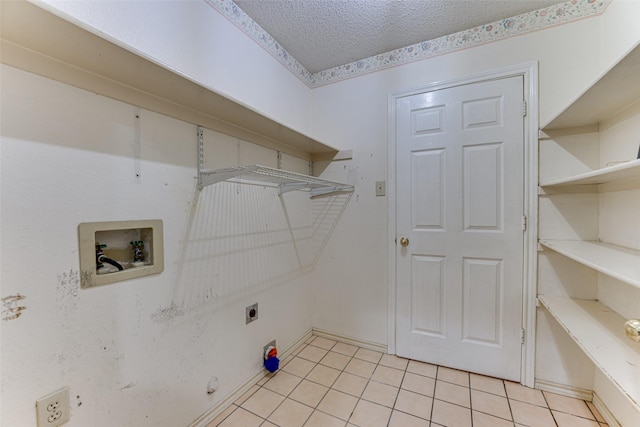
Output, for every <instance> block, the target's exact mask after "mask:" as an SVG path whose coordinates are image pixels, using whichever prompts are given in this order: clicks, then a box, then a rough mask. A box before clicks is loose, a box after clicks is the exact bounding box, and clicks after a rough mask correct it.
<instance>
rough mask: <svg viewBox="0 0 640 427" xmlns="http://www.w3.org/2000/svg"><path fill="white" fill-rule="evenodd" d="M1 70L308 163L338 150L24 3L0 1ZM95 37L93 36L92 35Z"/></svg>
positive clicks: (166, 67)
mask: <svg viewBox="0 0 640 427" xmlns="http://www.w3.org/2000/svg"><path fill="white" fill-rule="evenodd" d="M0 18H1V23H0V30H1V31H0V35H1V47H0V50H1V51H2V55H1V56H0V61H1V62H2V63H3V64H6V65H9V66H12V67H15V68H19V69H22V70H25V71H28V72H31V73H34V74H37V75H40V76H43V77H47V78H50V79H53V80H56V81H59V82H62V83H66V84H69V85H71V86H75V87H78V88H81V89H85V90H88V91H91V92H94V93H96V94H99V95H104V96H107V97H110V98H113V99H117V100H119V101H122V102H125V103H128V104H131V105H136V106H139V107H142V108H145V109H148V110H151V111H155V112H158V113H161V114H165V115H167V116H170V117H175V118H177V119H180V120H184V121H186V122H188V123H193V124H196V125H202V126H205V127H207V128H210V129H213V130H216V131H219V132H222V133H225V134H228V135H232V136H234V137H236V138H240V139H243V140H245V141H249V142H252V143H255V144H258V145H262V146H265V147H268V148H271V149H274V150H278V151H282V152H284V153H287V154H291V155H293V156H295V157H299V158H303V159H305V160H315V157H318V158H322V159H329V160H330V159H331V158H332V157H333V156H334V155H335V154H336V153H337V152H338V150H337V149H335V148H332V147H330V146H329V145H327V144H324V143H322V142H320V141H318V140H317V139H315V138H312V137H310V136H308V135H306V134H304V133H302V132H299V131H298V130H295V129H293V128H291V127H289V126H286V125H284V124H282V123H280V122H278V121H277V120H274V119H272V118H270V117H267V116H266V115H264V114H262V113H261V112H259V111H256V110H254V109H253V108H251V107H250V106H248V105H245V104H244V103H242V102H241V101H238V100H236V99H233V98H232V97H230V96H228V95H227V94H223V93H220V92H218V91H216V90H214V89H212V88H211V87H208V86H207V85H206V84H204V83H202V82H200V81H197V80H195V79H193V78H192V77H190V76H188V75H185V74H183V73H181V72H180V71H179V70H176V69H173V68H171V67H169V66H167V65H166V64H162V63H160V62H159V61H158V60H156V59H154V58H151V57H145V56H143V53H141V52H135V51H133V49H132V48H131V47H130V46H126V45H120V44H117V43H120V42H117V41H115V40H113V41H110V40H107V39H105V38H103V37H101V36H100V35H99V34H98V35H97V34H94V33H92V32H90V31H88V30H87V29H85V28H81V27H80V26H78V25H76V24H75V23H72V22H69V21H67V20H66V19H63V18H61V17H59V16H56V15H54V14H53V13H51V12H49V11H47V10H45V9H43V8H41V7H39V6H37V5H34V4H32V3H30V2H26V1H0ZM92 31H94V30H92Z"/></svg>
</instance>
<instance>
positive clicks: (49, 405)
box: [36, 387, 71, 427]
mask: <svg viewBox="0 0 640 427" xmlns="http://www.w3.org/2000/svg"><path fill="white" fill-rule="evenodd" d="M36 417H37V420H38V427H58V426H61V425H62V424H64V423H66V422H68V421H69V419H70V418H71V404H70V403H69V388H68V387H62V388H61V389H60V390H57V391H54V392H53V393H50V394H47V395H46V396H43V397H41V398H40V399H38V400H36Z"/></svg>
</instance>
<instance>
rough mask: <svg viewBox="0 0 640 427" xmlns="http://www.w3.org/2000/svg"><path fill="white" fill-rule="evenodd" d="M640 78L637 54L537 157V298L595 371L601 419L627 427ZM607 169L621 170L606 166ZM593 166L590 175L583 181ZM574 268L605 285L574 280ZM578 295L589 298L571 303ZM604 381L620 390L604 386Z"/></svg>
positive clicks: (635, 382)
mask: <svg viewBox="0 0 640 427" xmlns="http://www.w3.org/2000/svg"><path fill="white" fill-rule="evenodd" d="M638 76H640V46H639V47H636V48H635V49H633V50H632V51H631V52H630V53H629V54H628V55H627V56H626V57H625V58H623V59H622V60H621V61H620V62H618V64H616V65H615V66H614V67H612V68H611V69H610V70H608V71H607V72H606V73H605V74H604V75H603V76H601V78H600V79H598V81H597V82H596V83H595V84H594V85H592V86H591V87H589V88H587V89H586V90H585V92H584V93H583V94H582V95H581V96H580V97H579V98H578V99H577V100H575V102H574V103H573V104H572V105H570V106H569V107H568V108H567V109H566V110H565V111H563V112H562V113H561V114H559V115H558V116H557V117H555V118H554V119H552V120H551V121H550V122H549V123H548V124H547V125H546V126H544V127H543V128H542V129H541V130H540V152H541V156H540V158H541V159H546V163H544V162H543V161H542V160H541V162H540V171H541V174H540V175H541V179H540V183H539V185H540V191H539V197H540V198H545V200H544V203H543V202H542V201H541V202H540V203H539V207H540V217H542V218H545V221H550V223H549V224H545V223H541V224H540V225H539V232H540V236H541V237H540V240H539V243H540V248H541V251H540V254H539V256H540V257H547V256H548V257H551V258H549V259H548V260H547V261H545V262H539V268H544V269H549V271H544V272H539V277H540V278H554V279H553V280H550V281H549V283H539V289H544V290H545V293H541V294H539V295H538V299H539V301H540V302H541V303H542V306H543V307H544V308H545V309H546V310H547V311H548V313H549V314H550V315H551V317H552V318H554V319H555V320H556V321H557V322H558V323H559V324H560V326H561V327H562V328H563V329H564V330H565V331H566V332H567V334H568V336H569V337H570V338H571V339H572V340H573V341H574V342H575V343H576V344H577V345H578V347H579V348H580V349H581V350H582V351H583V352H584V354H585V355H586V356H587V357H588V358H589V360H591V361H592V362H593V365H594V366H595V367H596V368H597V371H596V373H595V374H592V375H594V379H593V381H592V382H593V388H594V392H595V394H597V395H598V398H599V399H598V400H597V402H601V403H598V404H604V405H605V406H606V408H601V409H606V410H603V411H602V412H603V413H606V414H609V416H611V417H612V419H608V420H607V421H609V422H610V424H612V425H625V426H626V425H640V344H639V343H636V342H634V341H632V340H630V339H629V338H627V337H626V335H625V331H624V323H625V321H626V320H627V318H625V317H623V316H622V315H621V314H620V313H622V312H624V313H625V314H626V315H627V316H628V315H629V313H630V311H631V315H632V316H638V317H640V307H639V308H638V309H637V310H633V305H632V304H626V305H624V306H623V303H622V301H625V300H629V301H633V300H636V298H640V242H639V239H637V238H634V237H631V238H628V236H629V235H631V236H640V232H639V231H638V227H640V224H639V223H638V221H637V217H636V216H634V215H631V214H629V209H637V207H638V206H640V202H639V201H638V198H639V197H640V159H636V157H637V153H638V143H639V142H640V140H638V138H637V135H640V129H639V127H640V126H639V123H640V120H638V116H639V115H640V108H639V107H638V105H639V103H640V78H638ZM610 160H615V161H616V164H614V165H611V166H609V165H608V161H610ZM587 165H588V167H590V168H591V169H592V170H588V171H586V172H585V166H587ZM547 175H548V176H549V177H550V178H547ZM613 192H616V194H613ZM578 193H581V194H578ZM583 211H584V212H585V213H586V212H588V214H585V215H583V214H582V212H583ZM568 236H586V238H587V239H589V240H567V238H568ZM573 238H574V239H575V237H573ZM627 246H630V247H627ZM551 251H552V253H557V254H560V255H561V256H559V257H558V256H552V255H551V254H550V253H549V252H551ZM572 261H575V262H577V263H579V264H580V265H582V266H583V267H582V268H583V269H585V268H588V269H592V270H595V271H597V272H599V273H601V274H603V275H605V276H608V278H606V280H605V278H604V276H601V275H597V274H595V275H594V274H584V275H580V274H575V273H576V270H575V268H576V267H575V265H574V264H571V263H572ZM585 271H586V270H585ZM611 278H612V279H611ZM541 280H543V279H541ZM587 281H590V282H588V283H587ZM577 290H579V291H577ZM573 291H576V292H580V294H581V298H582V297H584V296H585V295H589V296H590V297H591V298H590V299H575V298H572V296H573V295H572V294H571V293H572V292H573ZM620 293H621V294H620ZM563 295H565V296H563ZM566 295H568V296H566ZM601 297H603V298H604V300H606V301H607V305H605V304H603V303H602V302H600V301H599V300H598V299H599V298H601ZM539 339H540V342H541V343H548V342H555V339H556V338H552V337H540V338H539ZM540 351H545V349H544V344H542V345H541V348H540ZM556 351H557V352H558V354H560V356H559V357H567V358H570V357H571V356H570V355H569V354H568V353H567V355H566V356H563V352H564V349H562V348H558V349H556ZM568 361H569V360H567V362H568ZM576 369H578V368H576ZM582 372H584V371H582ZM582 372H580V374H578V375H582ZM598 372H600V373H601V375H600V374H598ZM574 375H576V374H575V372H574ZM602 377H604V378H605V379H606V380H604V381H607V382H609V383H610V384H612V385H613V386H614V387H609V386H605V385H603V384H602V382H601V380H600V379H598V378H602ZM563 386H569V387H571V386H572V385H571V384H563ZM616 390H617V392H616ZM621 396H624V399H621ZM623 400H624V402H626V403H625V404H620V402H621V401H623Z"/></svg>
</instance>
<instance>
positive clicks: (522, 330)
mask: <svg viewBox="0 0 640 427" xmlns="http://www.w3.org/2000/svg"><path fill="white" fill-rule="evenodd" d="M524 336H525V330H524V328H520V344H524Z"/></svg>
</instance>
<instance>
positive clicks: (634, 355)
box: [538, 295, 640, 405]
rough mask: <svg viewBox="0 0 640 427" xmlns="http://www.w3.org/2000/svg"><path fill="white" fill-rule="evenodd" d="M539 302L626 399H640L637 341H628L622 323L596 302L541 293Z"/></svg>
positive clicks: (638, 348)
mask: <svg viewBox="0 0 640 427" xmlns="http://www.w3.org/2000/svg"><path fill="white" fill-rule="evenodd" d="M538 299H539V300H540V302H541V303H542V305H544V306H545V307H546V309H547V310H549V313H551V315H552V316H553V317H554V318H555V319H556V320H557V321H558V323H559V324H560V325H561V326H562V328H563V329H564V330H565V331H566V332H567V333H568V334H569V335H570V336H571V338H573V340H574V341H575V342H576V343H577V344H578V346H579V347H580V348H581V349H582V351H583V352H584V353H585V354H586V355H587V356H588V357H589V359H591V361H593V363H594V365H595V366H596V367H597V368H598V369H600V370H601V371H602V372H603V373H604V375H605V376H606V377H607V378H609V379H610V380H611V382H612V383H613V384H614V385H615V386H616V388H617V389H618V390H619V391H620V392H621V393H622V394H623V395H624V396H625V397H626V398H627V399H629V401H630V402H631V403H632V404H634V405H637V402H640V383H639V379H640V344H639V343H635V342H633V341H631V340H629V339H628V338H627V337H626V335H625V333H624V328H623V326H624V322H625V319H623V318H622V317H621V316H620V315H619V314H617V313H616V312H615V311H613V310H611V309H610V308H607V307H606V306H604V305H602V304H600V303H599V302H598V301H588V300H579V299H573V298H567V297H556V296H548V295H540V296H539V297H538Z"/></svg>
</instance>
